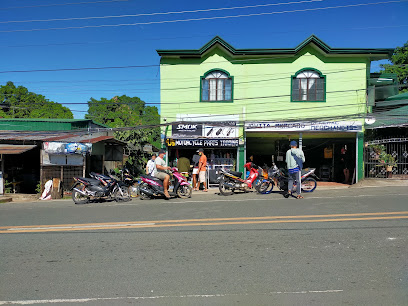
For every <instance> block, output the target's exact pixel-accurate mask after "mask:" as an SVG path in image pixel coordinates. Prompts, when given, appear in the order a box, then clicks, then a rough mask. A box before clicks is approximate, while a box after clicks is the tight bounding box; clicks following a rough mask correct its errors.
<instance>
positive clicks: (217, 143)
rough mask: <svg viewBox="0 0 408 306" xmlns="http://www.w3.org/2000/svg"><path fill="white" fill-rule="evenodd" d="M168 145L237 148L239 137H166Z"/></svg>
mask: <svg viewBox="0 0 408 306" xmlns="http://www.w3.org/2000/svg"><path fill="white" fill-rule="evenodd" d="M166 144H167V146H168V147H194V148H236V147H238V144H239V140H238V139H214V138H211V139H210V138H209V139H207V138H197V139H171V138H168V139H166Z"/></svg>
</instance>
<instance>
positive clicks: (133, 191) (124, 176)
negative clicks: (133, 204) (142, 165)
mask: <svg viewBox="0 0 408 306" xmlns="http://www.w3.org/2000/svg"><path fill="white" fill-rule="evenodd" d="M110 176H111V177H112V176H113V177H114V178H115V179H117V180H118V181H121V182H122V183H124V184H125V186H126V187H127V188H128V192H129V195H130V196H131V197H132V198H137V197H138V196H139V184H140V182H139V180H137V179H136V178H135V177H134V176H133V175H132V174H130V171H129V169H127V168H123V169H120V170H119V176H117V173H116V172H115V171H113V170H111V175H110Z"/></svg>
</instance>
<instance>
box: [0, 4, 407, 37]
mask: <svg viewBox="0 0 408 306" xmlns="http://www.w3.org/2000/svg"><path fill="white" fill-rule="evenodd" d="M406 1H407V0H392V1H382V2H371V3H358V4H348V5H338V6H328V7H318V8H310V9H299V10H290V11H279V12H264V13H253V14H240V15H230V16H213V17H202V18H189V19H176V20H162V21H148V22H137V23H121V24H102V25H86V26H76V27H73V26H72V27H60V28H42V29H41V28H40V29H26V30H2V31H0V33H12V32H33V31H51V30H73V29H90V28H102V27H122V26H137V25H151V24H164V23H177V22H190V21H202V20H215V19H229V18H241V17H253V16H263V15H275V14H287V13H298V12H311V11H321V10H330V9H339V8H349V7H361V6H369V5H379V4H390V3H400V2H406Z"/></svg>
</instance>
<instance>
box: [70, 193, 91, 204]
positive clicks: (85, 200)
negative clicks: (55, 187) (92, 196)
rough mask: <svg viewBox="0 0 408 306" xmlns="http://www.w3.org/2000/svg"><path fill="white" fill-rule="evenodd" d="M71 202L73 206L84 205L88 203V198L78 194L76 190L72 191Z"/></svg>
mask: <svg viewBox="0 0 408 306" xmlns="http://www.w3.org/2000/svg"><path fill="white" fill-rule="evenodd" d="M72 200H73V201H74V203H75V204H77V205H79V204H86V203H88V202H89V198H88V197H86V196H84V195H83V194H81V193H79V192H78V191H76V190H72Z"/></svg>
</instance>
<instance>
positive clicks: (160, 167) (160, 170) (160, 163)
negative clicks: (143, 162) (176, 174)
mask: <svg viewBox="0 0 408 306" xmlns="http://www.w3.org/2000/svg"><path fill="white" fill-rule="evenodd" d="M165 155H166V151H164V150H160V151H159V156H157V157H156V159H155V161H154V165H155V169H154V170H153V174H152V176H154V177H157V178H158V179H160V180H162V181H163V187H164V196H165V197H166V198H168V199H169V198H170V195H169V183H170V175H168V174H167V173H166V170H170V169H171V168H170V167H167V166H166V162H165V161H164V156H165Z"/></svg>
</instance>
